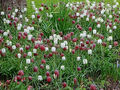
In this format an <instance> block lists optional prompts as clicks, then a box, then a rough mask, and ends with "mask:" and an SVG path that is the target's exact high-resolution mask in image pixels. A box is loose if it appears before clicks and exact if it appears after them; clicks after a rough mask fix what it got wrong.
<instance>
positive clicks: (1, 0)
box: [0, 0, 27, 12]
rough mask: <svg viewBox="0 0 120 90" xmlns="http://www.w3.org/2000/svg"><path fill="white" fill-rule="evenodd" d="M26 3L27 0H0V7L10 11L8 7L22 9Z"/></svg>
mask: <svg viewBox="0 0 120 90" xmlns="http://www.w3.org/2000/svg"><path fill="white" fill-rule="evenodd" d="M26 5H27V3H26V0H0V9H1V10H3V11H5V12H7V11H8V7H10V8H18V9H22V8H24V7H26Z"/></svg>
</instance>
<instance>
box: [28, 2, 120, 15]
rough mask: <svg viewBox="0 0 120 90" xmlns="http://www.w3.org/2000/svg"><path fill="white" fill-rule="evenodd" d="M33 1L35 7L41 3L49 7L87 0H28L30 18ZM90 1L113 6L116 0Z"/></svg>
mask: <svg viewBox="0 0 120 90" xmlns="http://www.w3.org/2000/svg"><path fill="white" fill-rule="evenodd" d="M31 1H34V2H35V5H36V7H37V8H38V7H40V5H41V3H45V4H47V5H50V4H51V3H54V4H56V3H58V2H60V1H62V2H80V1H84V2H85V0H27V8H28V12H27V14H28V16H30V15H31V14H32V12H33V9H32V6H31ZM89 1H92V2H94V1H95V2H101V1H104V2H105V3H110V4H113V1H114V0H89ZM117 1H118V2H119V3H120V0H117Z"/></svg>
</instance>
